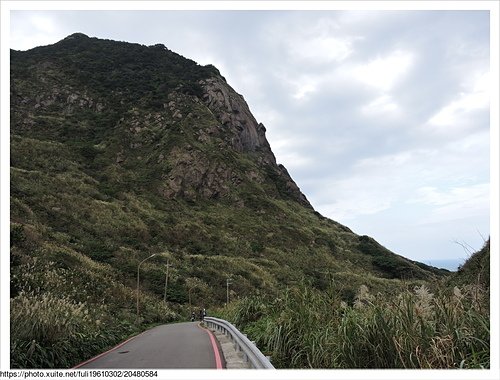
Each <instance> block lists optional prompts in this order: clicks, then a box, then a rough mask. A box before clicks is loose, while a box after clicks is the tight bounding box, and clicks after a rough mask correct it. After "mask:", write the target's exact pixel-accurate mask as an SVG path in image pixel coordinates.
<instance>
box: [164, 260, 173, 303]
mask: <svg viewBox="0 0 500 380" xmlns="http://www.w3.org/2000/svg"><path fill="white" fill-rule="evenodd" d="M170 267H171V265H170V264H169V261H168V260H167V273H166V274H165V293H164V294H163V302H167V287H168V268H170ZM172 268H173V267H172Z"/></svg>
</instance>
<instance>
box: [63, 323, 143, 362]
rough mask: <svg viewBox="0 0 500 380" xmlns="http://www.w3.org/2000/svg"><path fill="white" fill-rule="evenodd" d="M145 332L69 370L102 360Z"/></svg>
mask: <svg viewBox="0 0 500 380" xmlns="http://www.w3.org/2000/svg"><path fill="white" fill-rule="evenodd" d="M146 331H147V330H146ZM146 331H143V332H142V333H140V334H137V335H134V336H133V337H131V338H128V339H127V340H126V341H125V342H121V343H120V344H119V345H117V346H115V347H113V348H112V349H110V350H108V351H106V352H103V353H102V354H99V355H97V356H94V357H93V358H90V359H89V360H86V361H84V362H83V363H80V364H77V365H76V366H74V367H73V368H71V369H77V368H80V367H82V366H84V365H85V364H89V363H92V362H93V361H95V360H97V359H99V358H102V357H103V356H104V355H107V354H109V353H110V352H112V351H114V350H116V349H118V348H120V347H122V346H124V345H125V344H127V343H128V342H130V341H131V340H132V339H135V338H137V337H138V336H140V335H142V334H144V333H145V332H146Z"/></svg>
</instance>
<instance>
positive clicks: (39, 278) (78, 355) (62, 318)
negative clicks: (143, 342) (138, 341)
mask: <svg viewBox="0 0 500 380" xmlns="http://www.w3.org/2000/svg"><path fill="white" fill-rule="evenodd" d="M51 252H52V251H50V250H49V251H43V254H44V256H49V254H50V253H51ZM63 253H64V252H62V251H61V252H59V256H61V257H62V256H63ZM65 253H66V254H67V255H68V257H67V259H68V258H72V259H73V260H75V261H76V260H78V262H79V264H80V265H75V266H74V267H73V268H61V267H60V266H59V265H57V264H56V263H54V262H51V261H47V257H44V256H42V255H41V252H38V253H37V254H39V255H40V256H35V257H31V258H28V257H23V258H22V261H23V262H22V263H21V264H19V265H17V266H15V267H13V270H12V276H11V291H12V292H11V293H12V298H11V300H10V306H11V314H10V323H11V326H10V327H11V363H10V365H11V367H12V368H70V367H72V366H74V365H76V364H78V363H79V362H82V361H84V360H86V359H88V358H90V357H92V356H95V355H97V354H99V353H100V352H102V351H104V350H106V349H107V348H109V347H112V346H113V345H115V344H117V343H119V342H120V341H122V340H124V339H125V338H126V337H128V336H130V335H133V334H135V333H137V332H139V331H141V330H142V329H144V328H146V327H147V326H148V325H150V324H155V323H165V322H169V321H172V320H174V319H176V318H177V317H178V316H177V315H176V314H175V313H174V312H173V311H172V310H171V309H170V308H169V307H168V306H167V305H166V304H165V303H164V302H162V301H160V300H159V298H157V297H154V296H153V295H151V294H148V293H144V294H142V296H141V322H142V326H141V324H137V323H135V317H136V314H135V299H136V298H135V292H134V291H133V290H132V289H131V288H129V287H127V286H125V285H123V284H122V283H120V282H119V281H118V280H117V278H115V276H113V273H112V272H110V271H105V269H106V268H105V267H104V266H103V265H102V264H99V263H95V262H93V261H92V260H90V259H88V258H87V257H85V256H83V255H80V254H78V253H76V252H74V251H70V250H67V251H66V252H65Z"/></svg>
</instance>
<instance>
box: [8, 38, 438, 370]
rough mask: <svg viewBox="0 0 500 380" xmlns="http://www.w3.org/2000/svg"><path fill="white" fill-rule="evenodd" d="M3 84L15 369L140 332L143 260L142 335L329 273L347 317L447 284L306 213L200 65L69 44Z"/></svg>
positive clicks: (244, 117) (222, 86) (119, 47)
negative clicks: (387, 297)
mask: <svg viewBox="0 0 500 380" xmlns="http://www.w3.org/2000/svg"><path fill="white" fill-rule="evenodd" d="M10 79H11V89H10V90H11V93H10V95H11V115H10V116H11V126H10V127H11V131H10V133H11V169H10V170H11V325H12V328H13V330H12V335H11V337H12V339H11V346H12V352H13V353H12V358H15V359H13V361H12V362H11V365H12V366H14V367H16V366H32V367H36V366H43V365H45V366H62V367H64V366H69V365H72V364H74V362H75V361H77V360H80V359H82V358H84V357H85V356H88V354H89V353H90V352H95V351H98V350H99V349H102V348H103V347H105V346H106V345H109V344H112V343H113V342H116V341H118V340H119V339H121V338H122V337H123V336H124V335H127V334H130V333H131V332H133V331H136V330H137V329H140V325H138V324H137V323H134V321H135V319H136V298H135V297H136V293H135V286H136V278H137V272H138V265H139V263H141V261H143V260H145V259H147V258H148V257H149V256H151V255H153V254H155V256H154V257H151V258H150V259H148V260H147V261H145V262H144V263H143V264H142V266H141V267H140V275H141V282H140V286H141V289H142V292H141V294H142V295H141V297H142V300H141V310H140V312H139V313H140V314H139V315H140V319H139V322H142V323H158V322H165V321H170V320H175V319H179V318H181V316H182V315H185V314H187V313H189V310H188V309H190V308H191V307H194V306H196V307H198V306H207V307H214V306H220V305H222V304H223V303H224V302H226V298H227V296H228V295H229V297H230V298H234V297H240V296H245V295H248V294H253V293H263V294H273V293H274V292H275V291H276V290H277V289H283V288H285V287H288V286H294V284H297V283H307V284H309V286H311V287H314V288H316V289H319V290H322V289H326V288H327V287H328V285H329V281H330V279H331V278H332V277H333V276H334V277H335V279H336V280H339V281H340V282H342V283H343V284H345V285H344V287H343V290H342V297H343V298H344V299H345V301H347V302H353V300H354V295H355V292H356V290H357V288H359V286H360V285H363V284H366V285H368V286H370V287H371V288H372V289H374V290H376V291H380V292H390V291H391V289H393V288H395V287H398V286H400V284H401V283H400V279H404V280H406V281H416V282H418V281H425V280H429V279H433V278H435V277H439V276H441V275H443V274H447V273H448V272H447V271H444V270H438V269H436V268H433V267H430V266H427V265H425V264H422V263H418V262H414V261H411V260H408V259H405V258H404V257H402V256H399V255H396V254H394V253H392V252H391V251H389V250H387V249H386V248H385V247H383V246H381V245H380V244H378V243H377V242H376V241H375V240H374V239H372V238H370V237H368V236H358V235H356V234H355V233H353V232H352V231H351V230H350V229H349V228H348V227H346V226H343V225H341V224H339V223H337V222H335V221H333V220H330V219H328V218H325V217H323V216H321V215H320V214H319V213H318V212H316V211H315V210H314V209H313V207H312V206H311V204H310V203H309V201H308V200H307V198H306V196H305V195H304V194H303V193H302V192H301V191H300V189H299V187H298V186H297V184H296V183H295V182H294V181H293V179H292V178H291V177H290V175H289V173H288V172H287V170H286V168H285V167H284V166H282V165H280V164H278V163H277V162H276V158H275V156H274V154H273V152H272V150H271V147H270V145H269V143H268V141H267V139H266V136H265V133H266V128H265V127H264V125H263V124H262V123H259V122H257V121H256V120H255V118H254V117H253V115H252V113H251V112H250V110H249V107H248V105H247V103H246V102H245V100H244V98H243V96H241V95H240V94H238V93H237V92H236V91H235V90H234V89H232V88H231V87H230V85H229V84H228V83H227V82H226V80H225V79H224V77H223V76H222V75H221V73H219V71H218V70H217V69H216V68H215V67H214V66H211V65H208V66H200V65H198V64H196V63H195V62H193V61H192V60H189V59H187V58H184V57H182V56H180V55H178V54H176V53H174V52H172V51H170V50H168V49H167V48H166V47H165V46H163V45H161V44H158V45H154V46H144V45H139V44H131V43H126V42H116V41H110V40H102V39H97V38H90V37H88V36H86V35H84V34H81V33H76V34H73V35H70V36H68V37H66V38H65V39H63V40H61V41H59V42H58V43H56V44H53V45H49V46H43V47H38V48H35V49H31V50H28V51H11V78H10ZM167 264H170V265H171V266H172V268H171V269H170V274H169V279H168V281H169V282H168V287H167V288H166V287H165V277H166V273H165V272H166V268H167ZM169 268H170V267H169ZM229 278H230V279H231V281H229V282H230V286H229V285H228V282H227V279H229ZM165 296H166V300H167V302H165V303H164V302H163V298H164V297H165ZM68 316H69V317H68ZM63 321H64V322H63ZM117 321H119V327H116V326H117ZM33 324H34V325H36V326H38V327H37V328H38V330H36V331H33V329H32V328H31V329H30V328H29V326H31V325H33ZM55 326H57V327H55ZM82 331H83V332H82ZM82 334H83V336H85V337H86V339H85V340H86V342H87V346H83V345H82V343H81V342H82ZM61 342H66V343H64V344H63V343H61ZM65 344H67V345H71V347H75V346H78V347H79V348H78V349H69V348H68V347H66V346H65ZM47 352H50V353H51V355H52V356H50V355H49V356H50V357H52V358H53V359H51V360H52V361H47V359H45V358H47V357H49V356H47V354H46V353H47ZM68 352H71V353H68ZM54 358H55V359H54Z"/></svg>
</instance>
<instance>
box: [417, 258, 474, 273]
mask: <svg viewBox="0 0 500 380" xmlns="http://www.w3.org/2000/svg"><path fill="white" fill-rule="evenodd" d="M422 262H423V263H424V264H427V265H432V266H433V267H436V268H443V269H448V270H449V271H452V272H456V271H457V270H458V267H459V266H460V265H462V264H463V263H464V262H465V259H446V260H422Z"/></svg>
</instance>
